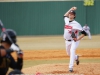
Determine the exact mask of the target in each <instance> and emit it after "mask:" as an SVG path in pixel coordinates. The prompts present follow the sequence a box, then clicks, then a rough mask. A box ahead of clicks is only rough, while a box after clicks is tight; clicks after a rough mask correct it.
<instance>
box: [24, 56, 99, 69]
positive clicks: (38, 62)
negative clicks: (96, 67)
mask: <svg viewBox="0 0 100 75" xmlns="http://www.w3.org/2000/svg"><path fill="white" fill-rule="evenodd" d="M80 62H81V63H100V59H98V58H97V59H94V58H93V59H80ZM56 63H69V59H61V60H24V67H23V68H26V67H31V66H35V65H41V64H56Z"/></svg>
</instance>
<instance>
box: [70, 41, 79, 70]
mask: <svg viewBox="0 0 100 75" xmlns="http://www.w3.org/2000/svg"><path fill="white" fill-rule="evenodd" d="M78 44H79V42H74V41H73V42H72V45H71V49H70V63H69V68H70V69H73V66H74V61H75V60H76V59H77V55H75V51H76V48H77V47H78Z"/></svg>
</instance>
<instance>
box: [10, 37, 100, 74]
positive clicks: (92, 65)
mask: <svg viewBox="0 0 100 75" xmlns="http://www.w3.org/2000/svg"><path fill="white" fill-rule="evenodd" d="M18 44H19V45H20V48H21V49H22V50H23V52H24V66H23V69H22V71H23V72H24V74H26V75H33V74H37V75H40V74H43V75H45V74H47V75H48V74H53V75H61V74H63V75H100V35H93V36H92V39H91V40H90V39H88V36H86V37H84V38H83V39H82V40H81V41H80V44H79V46H78V48H77V50H76V53H77V54H78V55H79V56H80V65H78V66H77V65H76V64H75V65H74V72H73V73H69V72H68V70H69V68H68V64H69V57H68V55H67V53H66V50H65V41H64V39H63V36H62V35H60V36H23V37H21V36H19V37H18ZM12 55H13V56H14V58H15V59H16V54H15V53H13V54H12Z"/></svg>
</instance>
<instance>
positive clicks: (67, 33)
mask: <svg viewBox="0 0 100 75" xmlns="http://www.w3.org/2000/svg"><path fill="white" fill-rule="evenodd" d="M64 21H65V27H64V39H66V40H72V37H71V33H72V32H74V33H75V35H76V37H78V36H79V32H80V31H82V26H81V25H80V24H79V23H78V22H77V21H75V20H73V21H72V22H69V18H68V17H64Z"/></svg>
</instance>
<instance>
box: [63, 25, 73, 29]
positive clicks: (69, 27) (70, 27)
mask: <svg viewBox="0 0 100 75" xmlns="http://www.w3.org/2000/svg"><path fill="white" fill-rule="evenodd" d="M64 28H65V29H72V26H69V25H65V27H64Z"/></svg>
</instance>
